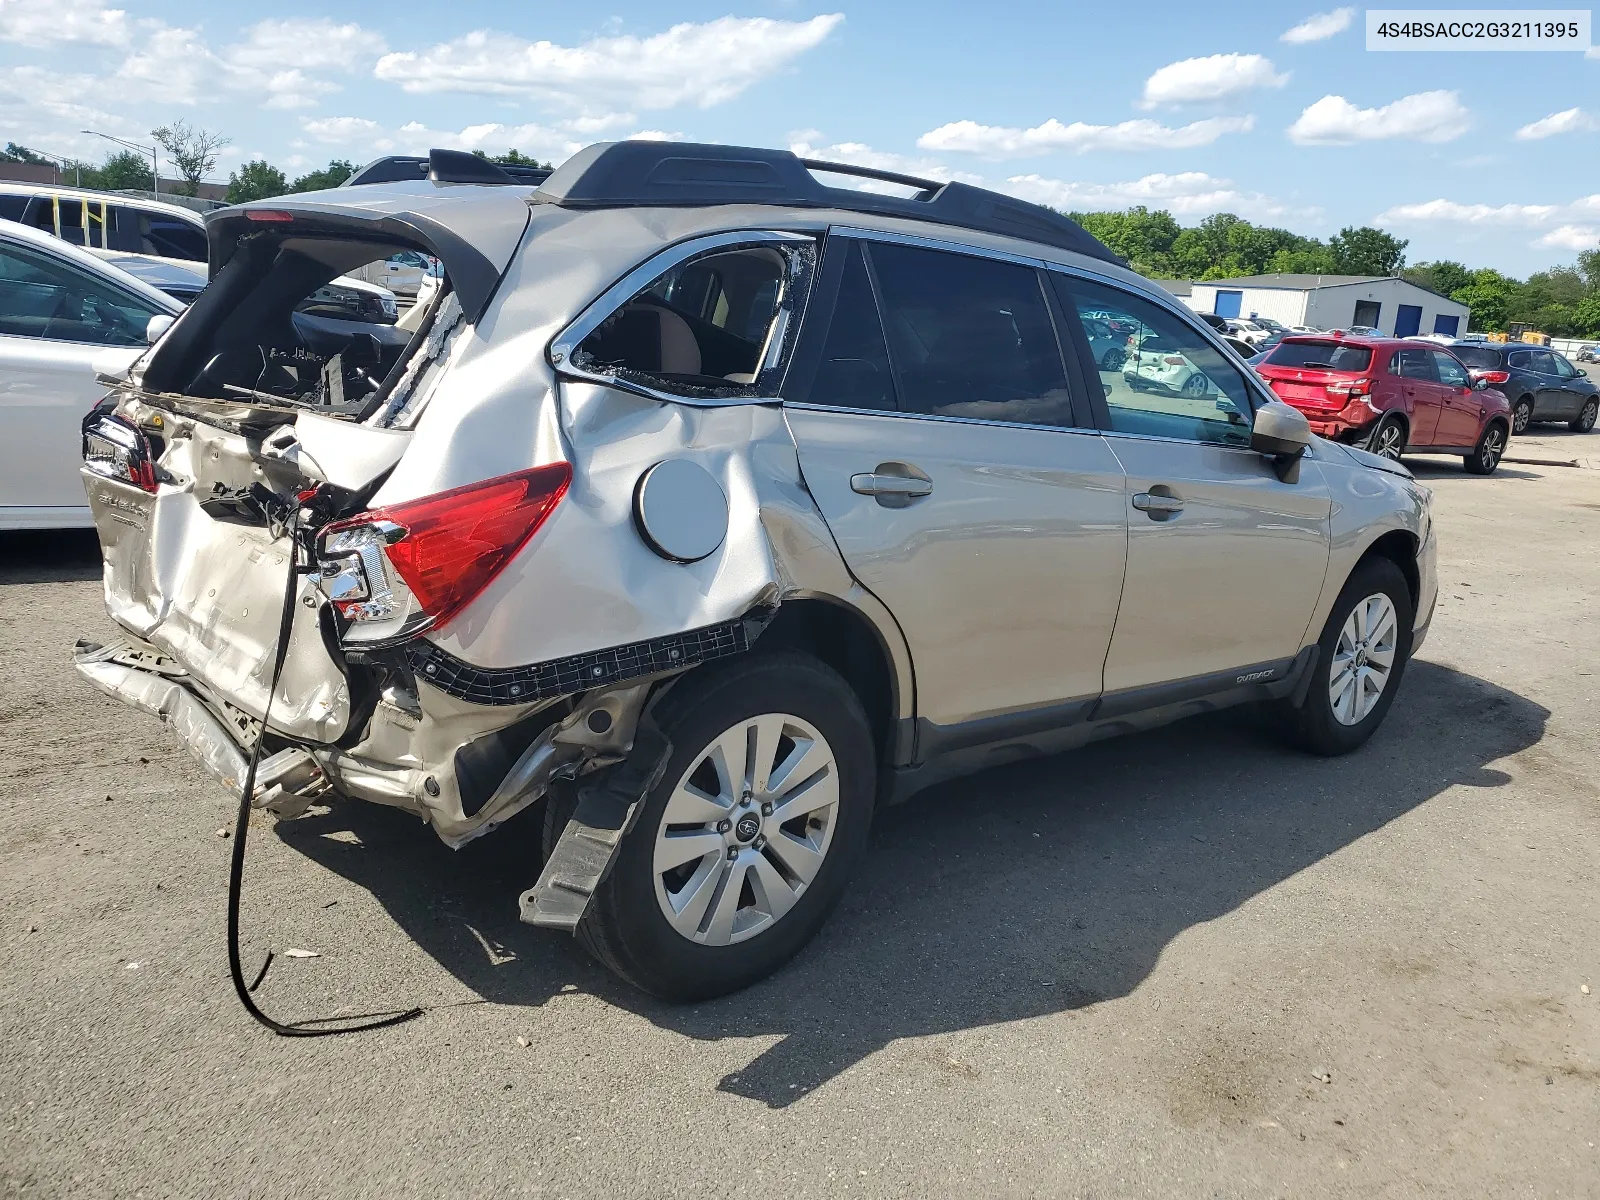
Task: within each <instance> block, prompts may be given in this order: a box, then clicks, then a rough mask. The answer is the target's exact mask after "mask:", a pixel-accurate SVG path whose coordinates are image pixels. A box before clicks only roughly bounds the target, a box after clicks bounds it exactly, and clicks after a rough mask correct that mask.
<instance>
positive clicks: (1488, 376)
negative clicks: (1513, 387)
mask: <svg viewBox="0 0 1600 1200" xmlns="http://www.w3.org/2000/svg"><path fill="white" fill-rule="evenodd" d="M1472 374H1473V376H1474V378H1477V379H1482V380H1484V381H1485V382H1486V383H1507V382H1509V381H1510V379H1511V372H1510V371H1474V372H1473V373H1472Z"/></svg>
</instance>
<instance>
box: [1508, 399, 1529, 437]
mask: <svg viewBox="0 0 1600 1200" xmlns="http://www.w3.org/2000/svg"><path fill="white" fill-rule="evenodd" d="M1532 424H1533V397H1532V396H1524V397H1523V398H1522V399H1521V400H1518V401H1517V406H1516V407H1515V408H1513V409H1512V410H1511V432H1512V433H1527V432H1528V426H1529V425H1532Z"/></svg>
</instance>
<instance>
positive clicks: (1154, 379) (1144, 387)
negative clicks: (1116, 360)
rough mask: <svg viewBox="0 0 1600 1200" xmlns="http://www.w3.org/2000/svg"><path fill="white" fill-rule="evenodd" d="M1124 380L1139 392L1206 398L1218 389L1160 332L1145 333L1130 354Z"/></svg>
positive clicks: (1125, 363)
mask: <svg viewBox="0 0 1600 1200" xmlns="http://www.w3.org/2000/svg"><path fill="white" fill-rule="evenodd" d="M1122 380H1123V382H1124V383H1126V384H1127V385H1128V386H1129V387H1130V388H1132V389H1133V390H1134V391H1136V392H1151V391H1154V392H1165V393H1167V394H1168V395H1172V396H1188V397H1189V398H1191V399H1204V398H1205V397H1208V396H1211V395H1213V394H1214V393H1215V392H1216V390H1217V386H1216V384H1214V383H1212V382H1211V379H1210V377H1209V376H1207V375H1206V373H1205V372H1204V371H1202V370H1201V369H1200V368H1199V367H1197V366H1195V365H1194V363H1192V362H1190V361H1189V358H1188V356H1187V355H1185V354H1183V353H1181V352H1180V351H1179V350H1178V349H1177V348H1176V347H1174V346H1172V345H1171V344H1170V343H1169V342H1168V341H1167V339H1166V338H1164V337H1163V336H1162V335H1160V334H1157V333H1147V334H1145V335H1144V337H1143V338H1142V339H1140V342H1139V347H1138V349H1137V350H1134V351H1133V352H1132V353H1131V354H1129V355H1128V356H1127V360H1126V361H1125V362H1124V363H1123V365H1122Z"/></svg>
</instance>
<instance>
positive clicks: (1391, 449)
mask: <svg viewBox="0 0 1600 1200" xmlns="http://www.w3.org/2000/svg"><path fill="white" fill-rule="evenodd" d="M1404 449H1405V438H1404V435H1403V434H1401V432H1400V426H1399V425H1398V424H1397V423H1396V422H1394V421H1386V422H1384V424H1383V426H1382V428H1380V429H1379V430H1378V436H1377V437H1376V438H1374V439H1373V443H1372V452H1373V453H1374V454H1376V455H1378V456H1379V457H1381V458H1392V459H1394V460H1395V461H1396V462H1399V461H1400V452H1401V451H1402V450H1404Z"/></svg>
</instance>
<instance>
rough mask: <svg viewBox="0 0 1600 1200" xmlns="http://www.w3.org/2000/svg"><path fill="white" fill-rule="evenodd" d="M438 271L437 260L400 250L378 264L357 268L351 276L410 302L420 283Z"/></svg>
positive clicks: (373, 263)
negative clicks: (385, 289)
mask: <svg viewBox="0 0 1600 1200" xmlns="http://www.w3.org/2000/svg"><path fill="white" fill-rule="evenodd" d="M438 270H439V260H438V259H436V258H433V257H431V256H429V255H426V254H419V253H418V252H417V251H415V250H402V251H401V252H400V253H399V254H395V255H391V256H390V257H389V258H386V259H382V260H381V261H379V262H372V263H368V264H367V265H366V266H364V267H357V268H356V270H355V271H354V272H353V274H354V276H355V277H356V278H357V279H364V280H366V281H367V282H368V283H375V284H377V285H378V286H379V287H385V288H388V289H389V290H390V291H391V292H394V293H395V294H396V295H398V296H404V297H406V299H407V300H411V299H414V298H415V297H416V294H417V291H418V290H419V289H420V288H421V287H422V281H423V280H424V279H426V278H428V277H429V276H431V275H434V274H435V273H437V272H438Z"/></svg>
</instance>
